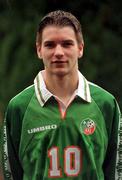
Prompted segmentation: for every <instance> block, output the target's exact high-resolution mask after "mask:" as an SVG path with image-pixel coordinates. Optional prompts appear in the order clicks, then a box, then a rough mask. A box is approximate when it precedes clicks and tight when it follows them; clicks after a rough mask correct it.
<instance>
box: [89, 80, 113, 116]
mask: <svg viewBox="0 0 122 180" xmlns="http://www.w3.org/2000/svg"><path fill="white" fill-rule="evenodd" d="M88 83H89V87H90V94H91V98H92V101H94V102H95V103H96V104H97V106H98V107H99V109H100V111H101V112H102V114H103V116H104V118H107V119H108V118H112V117H113V116H114V112H115V110H116V100H115V97H114V96H113V95H112V94H111V93H109V92H108V91H106V90H105V89H103V88H101V87H100V86H98V85H96V84H94V83H91V82H88Z"/></svg>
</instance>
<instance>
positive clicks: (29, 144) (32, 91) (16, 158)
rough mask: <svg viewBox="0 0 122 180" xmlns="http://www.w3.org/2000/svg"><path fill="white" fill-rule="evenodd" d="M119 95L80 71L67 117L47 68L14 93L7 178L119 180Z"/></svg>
mask: <svg viewBox="0 0 122 180" xmlns="http://www.w3.org/2000/svg"><path fill="white" fill-rule="evenodd" d="M120 120H121V117H120V111H119V107H118V105H117V103H116V100H115V98H114V97H113V96H112V95H111V94H110V93H108V92H106V91H105V90H103V89H102V88H100V87H98V86H96V85H94V84H93V83H90V82H88V81H87V80H86V79H85V78H84V77H83V76H82V75H81V74H80V73H79V86H78V89H77V92H76V96H75V98H74V99H73V100H72V102H71V103H70V104H69V105H68V107H67V109H66V112H65V114H64V115H63V116H62V114H61V110H60V106H59V102H58V101H57V99H56V98H55V97H54V96H53V95H52V94H51V93H50V92H49V91H48V90H47V89H46V87H45V84H44V81H43V78H42V76H41V72H40V73H39V74H38V75H37V77H36V78H35V81H34V85H32V86H30V87H29V88H27V89H25V90H24V91H22V92H21V93H20V94H18V95H17V96H16V97H14V98H13V99H12V100H11V101H10V103H9V105H8V109H7V112H6V118H5V121H4V127H3V132H4V133H3V134H4V136H3V154H4V156H3V169H4V177H5V179H15V180H19V179H23V180H51V179H57V180H58V179H59V180H65V179H67V180H104V179H106V180H115V179H116V180H117V179H118V180H119V179H121V178H122V161H121V152H122V151H121V145H122V143H121V134H122V133H121V132H122V122H121V121H120Z"/></svg>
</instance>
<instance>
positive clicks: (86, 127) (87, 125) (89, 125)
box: [80, 119, 96, 135]
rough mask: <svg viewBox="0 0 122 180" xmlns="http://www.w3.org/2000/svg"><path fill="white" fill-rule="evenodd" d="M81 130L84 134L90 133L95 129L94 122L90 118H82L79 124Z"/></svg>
mask: <svg viewBox="0 0 122 180" xmlns="http://www.w3.org/2000/svg"><path fill="white" fill-rule="evenodd" d="M80 129H81V131H82V132H83V133H84V134H86V135H91V134H93V133H94V131H95V129H96V124H95V122H94V121H93V120H92V119H84V120H83V121H82V122H81V124H80Z"/></svg>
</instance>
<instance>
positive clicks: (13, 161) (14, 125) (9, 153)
mask: <svg viewBox="0 0 122 180" xmlns="http://www.w3.org/2000/svg"><path fill="white" fill-rule="evenodd" d="M15 119H16V121H15ZM19 123H20V115H19V111H18V110H17V109H16V108H14V106H13V105H12V103H10V104H9V106H8V108H7V111H6V115H5V119H4V123H3V133H2V134H3V138H2V160H3V165H2V167H3V174H4V179H5V180H6V179H10V180H14V179H18V180H22V176H23V170H22V167H21V164H20V161H19V157H18V152H19V148H18V147H19V139H20V137H19V136H20V130H19V129H21V128H20V124H19ZM18 127H19V128H18Z"/></svg>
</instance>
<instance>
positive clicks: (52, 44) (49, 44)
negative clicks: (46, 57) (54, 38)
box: [44, 42, 55, 49]
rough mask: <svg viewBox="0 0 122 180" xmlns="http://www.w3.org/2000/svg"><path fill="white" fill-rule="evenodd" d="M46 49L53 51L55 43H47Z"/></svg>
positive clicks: (45, 44)
mask: <svg viewBox="0 0 122 180" xmlns="http://www.w3.org/2000/svg"><path fill="white" fill-rule="evenodd" d="M44 47H46V48H48V49H52V48H54V47H55V43H53V42H45V43H44Z"/></svg>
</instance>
